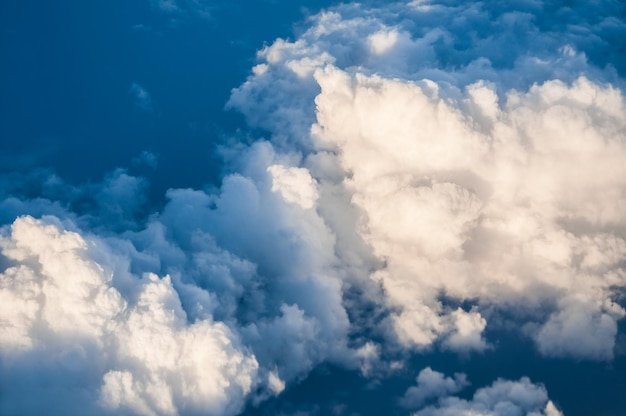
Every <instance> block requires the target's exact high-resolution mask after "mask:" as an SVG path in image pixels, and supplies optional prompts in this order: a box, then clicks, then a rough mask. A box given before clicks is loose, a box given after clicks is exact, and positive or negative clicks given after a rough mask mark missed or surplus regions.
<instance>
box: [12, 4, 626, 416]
mask: <svg viewBox="0 0 626 416" xmlns="http://www.w3.org/2000/svg"><path fill="white" fill-rule="evenodd" d="M153 4H154V6H155V7H158V8H160V9H162V10H164V11H166V12H170V13H180V12H181V10H183V9H185V7H187V6H189V7H192V6H194V7H195V6H196V5H200V4H202V5H204V3H203V2H197V1H191V2H183V1H178V2H173V1H160V2H153ZM203 7H204V6H203ZM620 7H622V6H620V5H619V4H616V3H612V2H595V3H593V4H590V5H584V6H580V7H576V8H565V7H560V6H559V5H558V4H556V3H553V2H543V3H541V4H538V3H536V2H524V1H519V2H513V3H512V4H511V5H509V6H507V8H504V7H503V6H501V5H500V4H499V3H498V2H485V3H466V2H455V1H441V2H424V1H413V2H411V3H393V4H386V5H384V6H379V7H375V6H371V7H368V6H366V5H359V4H346V5H341V6H337V7H335V8H333V9H331V10H328V11H324V12H322V13H320V14H317V15H315V16H312V17H310V18H309V20H308V21H307V23H306V28H305V30H303V31H302V32H301V33H300V34H299V35H298V36H297V37H296V38H295V39H294V40H283V39H277V40H276V41H275V42H273V43H272V44H269V45H267V46H266V47H265V48H263V49H262V50H261V51H260V52H259V54H258V64H257V65H256V66H255V67H254V68H253V71H252V74H251V75H250V77H249V78H248V80H247V81H246V82H245V83H244V84H242V85H241V86H240V87H239V88H236V89H234V90H233V92H232V96H231V99H230V101H229V103H228V106H229V108H232V109H236V110H238V111H240V112H241V113H243V114H244V115H245V116H246V119H247V121H248V124H249V126H250V127H251V128H252V129H254V131H255V132H260V134H262V135H265V136H266V138H265V139H258V140H255V141H254V142H253V143H252V144H242V143H238V144H233V145H232V146H231V147H224V148H222V149H221V150H220V151H221V155H222V156H223V158H224V159H225V160H226V163H227V165H228V169H227V172H226V173H225V174H224V177H223V179H222V183H221V185H220V186H219V187H207V188H206V189H203V190H198V189H171V190H169V191H168V192H167V195H166V201H165V202H164V204H163V206H162V207H159V209H149V208H148V207H147V198H146V197H145V194H146V189H147V187H148V182H147V180H146V179H145V178H142V177H140V176H137V175H134V174H131V173H130V172H129V171H128V170H124V169H117V170H115V171H113V172H112V173H111V174H109V175H108V176H107V177H106V178H104V180H103V181H102V182H98V183H87V184H83V185H78V186H72V185H69V184H66V183H64V182H63V181H62V180H61V179H59V178H58V177H56V175H53V174H50V173H49V172H46V171H37V172H35V173H31V174H29V175H21V176H20V175H19V174H15V175H3V177H2V178H1V180H0V192H1V194H2V197H3V200H2V201H0V208H1V210H0V212H1V214H0V220H1V221H2V223H3V224H6V225H5V226H4V228H3V229H2V235H1V238H0V250H1V254H0V271H1V273H2V274H1V275H0V285H1V286H0V357H1V358H2V367H1V370H2V371H1V372H0V374H1V376H2V385H3V388H4V386H7V387H6V394H5V393H4V392H3V397H2V399H1V401H0V402H1V405H2V407H1V409H2V411H3V413H7V414H17V413H41V412H42V411H44V407H46V408H47V407H52V408H54V409H57V410H58V412H60V413H65V414H71V413H73V412H76V409H77V408H81V409H82V410H83V411H84V410H85V409H89V413H90V414H116V413H119V412H122V413H136V414H148V415H149V414H207V413H208V414H237V413H239V412H241V411H242V410H243V409H244V408H245V406H253V405H257V404H258V403H259V402H261V401H263V400H266V399H268V398H269V397H272V396H276V395H279V394H281V392H282V391H283V390H284V389H285V388H286V386H288V385H291V384H294V383H296V382H297V381H298V380H301V379H303V378H304V377H306V376H307V374H308V373H309V372H310V371H311V370H312V369H313V368H315V367H316V366H317V365H319V364H320V363H332V364H335V365H339V366H342V367H345V368H349V369H358V370H360V371H361V373H362V374H363V375H364V376H366V377H376V376H382V375H389V374H394V371H397V370H398V369H399V368H401V367H402V360H403V359H405V358H407V357H409V356H410V355H411V354H416V353H418V354H419V353H420V352H422V351H425V350H431V351H432V350H437V349H438V350H449V351H453V352H458V353H461V354H465V355H467V354H471V353H476V352H486V351H488V350H489V349H491V348H497V347H498V346H497V339H491V338H489V336H488V333H489V330H493V331H492V333H496V332H497V331H499V330H508V329H509V328H511V327H512V328H515V329H514V330H515V331H520V332H521V333H522V334H523V335H524V336H527V337H529V338H530V339H532V340H533V341H534V343H535V345H536V348H537V351H538V352H539V353H540V354H542V355H543V356H547V357H564V358H574V359H583V360H600V361H601V360H611V359H612V358H613V355H614V345H615V340H616V336H617V335H618V322H619V320H620V319H622V318H623V317H624V315H626V310H625V309H624V305H623V299H622V298H620V294H621V293H623V290H624V288H625V287H626V270H625V268H624V264H625V260H626V217H625V216H624V214H623V213H624V207H625V206H626V165H624V163H623V162H624V160H626V101H625V99H624V95H623V88H624V81H623V74H624V71H626V66H625V65H624V63H623V62H622V61H623V59H622V58H621V57H620V55H619V53H616V52H615V51H616V50H617V49H618V48H616V47H615V45H614V43H615V42H621V43H619V45H624V41H623V40H620V39H626V36H625V37H620V36H621V35H622V34H625V33H626V29H625V28H626V24H624V22H623V21H622V20H620V19H616V18H614V17H613V16H615V15H620V13H623V7H622V8H621V9H620ZM202 10H204V9H202ZM131 93H132V94H133V95H134V97H135V98H136V100H137V105H138V107H140V108H143V109H144V110H149V109H150V108H151V99H150V95H149V94H148V93H147V92H146V91H145V89H143V88H142V87H141V86H139V85H138V84H133V86H132V87H131ZM138 160H139V159H138ZM142 160H143V161H140V163H143V164H146V165H150V166H153V167H154V166H155V163H156V162H155V160H156V159H155V156H154V155H152V154H149V153H146V154H144V155H143V156H142ZM33 183H35V184H36V186H33V185H32V184H33ZM33 189H34V190H33ZM33 194H34V195H33ZM58 380H62V382H61V384H55V383H57V381H58ZM416 381H417V385H416V386H413V387H411V388H409V389H408V390H407V391H406V394H405V395H404V396H403V398H401V399H400V402H399V404H400V405H402V406H403V407H405V408H406V409H409V410H411V411H416V412H417V413H415V414H417V415H452V414H454V415H456V414H493V415H518V414H537V415H545V416H556V415H560V411H559V410H558V409H557V408H556V406H555V405H554V404H553V403H552V401H550V400H549V399H548V394H547V392H546V389H545V388H544V387H543V386H542V385H540V384H534V383H532V382H531V381H530V380H529V379H528V378H521V379H520V380H519V381H508V380H503V379H498V380H496V381H494V382H493V384H491V386H488V387H482V388H479V389H478V390H476V391H475V392H474V394H473V397H472V398H471V399H462V398H459V397H455V396H454V395H455V394H457V393H459V392H460V391H461V390H462V389H464V388H466V387H467V386H468V384H469V383H468V381H467V376H466V375H465V374H455V375H454V376H453V377H446V376H445V375H444V374H442V373H438V372H436V371H433V370H432V369H430V368H426V369H424V370H422V372H421V373H420V374H419V376H418V377H417V380H416ZM24 386H28V388H29V389H30V391H31V392H34V394H37V395H39V397H42V398H43V397H45V398H47V399H48V400H40V401H36V402H35V401H32V400H30V399H29V398H28V397H27V396H25V395H24V394H23V389H24ZM51 386H52V387H51ZM468 397H469V396H468ZM68 399H71V400H68Z"/></svg>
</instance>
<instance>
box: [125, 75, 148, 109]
mask: <svg viewBox="0 0 626 416" xmlns="http://www.w3.org/2000/svg"><path fill="white" fill-rule="evenodd" d="M129 93H130V94H131V95H132V96H133V98H134V99H135V108H137V109H138V110H140V111H142V112H152V111H154V108H153V106H152V97H151V96H150V93H149V92H148V91H147V90H146V89H145V88H144V87H142V86H141V85H139V84H137V83H136V82H133V83H132V85H131V86H130V91H129Z"/></svg>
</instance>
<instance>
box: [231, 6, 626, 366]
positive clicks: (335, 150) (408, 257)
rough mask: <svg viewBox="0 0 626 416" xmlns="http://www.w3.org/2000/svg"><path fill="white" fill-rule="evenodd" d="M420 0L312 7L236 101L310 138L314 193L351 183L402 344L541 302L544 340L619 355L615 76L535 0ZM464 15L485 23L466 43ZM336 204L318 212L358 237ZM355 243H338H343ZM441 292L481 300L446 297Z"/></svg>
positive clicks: (271, 126) (320, 206) (455, 337)
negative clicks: (512, 5) (507, 7)
mask: <svg viewBox="0 0 626 416" xmlns="http://www.w3.org/2000/svg"><path fill="white" fill-rule="evenodd" d="M414 6H415V4H413V5H409V6H406V5H402V4H393V5H389V6H388V7H385V8H384V9H374V10H371V9H370V10H367V12H365V11H364V10H363V9H362V7H361V6H358V5H344V6H340V7H337V8H335V9H334V10H332V11H328V12H324V13H321V14H320V15H318V16H315V17H313V18H312V19H311V26H310V28H309V29H308V30H307V31H305V32H304V33H303V34H302V35H301V36H300V37H299V38H298V39H296V40H294V41H293V42H288V41H284V40H278V41H276V42H275V43H274V44H272V45H270V46H268V47H266V48H265V49H264V50H263V51H262V52H261V53H260V54H259V60H260V63H259V65H263V71H257V72H256V73H255V74H254V75H252V76H251V77H250V78H249V79H248V81H247V82H246V83H245V84H244V85H242V86H241V87H240V88H239V89H236V90H235V91H234V92H233V96H232V98H231V102H230V105H231V106H234V107H237V108H240V109H241V110H242V111H243V112H244V114H246V115H247V117H248V121H249V122H250V123H251V124H252V125H253V126H258V127H262V128H265V129H268V130H270V132H272V134H273V137H274V138H279V139H280V140H278V139H277V140H276V142H280V143H282V144H288V146H287V148H288V149H297V150H302V151H304V152H305V155H306V157H305V158H304V160H303V161H302V162H298V161H295V165H294V167H297V168H299V169H308V170H309V171H310V175H311V176H312V178H313V179H314V180H316V181H317V182H318V189H319V190H320V195H324V192H325V190H327V189H335V190H336V191H335V192H338V193H343V194H344V196H343V197H342V198H339V199H335V200H334V201H335V203H337V202H338V201H342V202H341V204H342V207H343V208H342V209H343V210H344V211H345V212H352V213H353V215H355V216H356V218H357V219H356V220H353V223H354V224H355V228H354V229H353V232H354V231H356V233H357V234H358V235H359V237H361V238H362V239H363V240H364V241H365V242H366V243H367V245H368V246H369V248H370V250H371V254H373V256H374V257H375V258H376V259H377V260H378V261H379V262H380V263H379V264H383V265H384V267H380V266H379V267H378V270H376V271H374V272H373V273H371V278H372V279H373V280H374V281H376V282H378V283H379V284H380V285H381V286H382V288H383V290H384V293H385V297H384V299H383V300H382V302H384V303H385V304H386V305H387V306H389V307H390V308H392V310H393V311H394V312H393V313H392V314H391V316H390V318H389V319H388V324H389V326H388V327H389V328H391V332H392V333H394V334H395V337H396V338H397V340H398V341H399V342H400V343H401V344H402V345H404V346H407V347H413V348H427V347H430V346H431V345H433V344H436V343H440V344H441V345H442V347H443V348H450V349H454V350H457V351H468V350H478V351H480V350H484V349H485V348H487V343H486V341H485V340H484V338H483V335H482V333H483V331H484V330H485V328H486V327H488V325H489V322H488V317H487V316H486V315H484V314H482V313H481V307H482V306H495V307H496V309H495V310H497V309H498V308H502V309H507V308H514V309H516V310H522V311H523V310H525V309H528V310H530V309H532V308H536V307H537V306H539V305H542V307H543V308H544V310H547V311H548V313H546V314H545V315H543V316H540V317H537V316H536V315H535V317H534V318H532V320H531V321H528V322H527V323H528V324H529V325H526V326H525V328H526V330H527V331H528V333H529V334H530V335H531V336H532V337H533V339H535V341H536V342H537V346H538V349H539V351H540V352H542V353H543V354H546V355H556V356H574V357H578V358H591V359H610V358H611V357H612V348H613V344H614V338H615V335H616V322H617V320H619V319H621V317H623V316H624V314H625V311H624V310H623V308H622V307H620V306H619V305H618V304H616V303H615V302H614V301H613V300H612V299H613V296H614V289H615V288H619V287H624V286H626V273H625V271H624V268H623V261H624V258H626V251H624V249H623V248H624V247H626V245H625V244H626V243H625V238H626V235H624V234H623V232H622V231H620V230H623V227H624V225H625V224H624V217H623V215H622V214H621V212H622V210H621V208H620V207H622V205H624V203H625V201H626V200H624V189H626V182H625V181H624V179H623V178H625V177H626V171H625V167H624V164H623V160H624V159H625V157H626V146H625V145H624V141H623V131H624V129H625V128H626V117H625V116H624V114H626V112H625V111H624V109H625V107H626V104H625V100H624V97H623V95H622V93H621V91H620V90H619V89H618V88H616V87H614V86H611V85H610V84H607V83H606V82H605V81H604V80H607V79H610V80H613V81H616V82H618V84H619V83H621V81H620V80H619V78H616V77H615V74H614V73H613V72H611V71H610V70H607V71H603V70H602V69H598V67H596V66H594V65H593V64H591V63H590V61H589V59H588V58H587V56H586V55H585V53H584V52H583V50H585V48H589V44H584V43H581V39H579V38H577V37H576V36H575V35H573V34H571V33H567V34H565V35H563V34H560V35H558V36H557V35H556V34H555V33H553V32H550V31H542V30H541V29H539V28H538V27H536V26H535V23H534V22H533V20H532V18H531V16H532V14H533V13H543V11H541V10H538V9H537V7H540V6H537V5H531V4H521V5H519V7H520V10H517V11H506V12H505V11H503V10H499V9H497V10H491V12H493V13H495V15H490V14H488V13H487V10H486V9H485V7H487V6H484V5H479V4H467V5H465V4H463V5H447V6H445V5H437V4H429V5H428V6H429V7H426V8H424V7H422V6H423V5H420V7H414ZM581 13H585V11H581ZM458 15H462V16H464V18H465V20H463V19H456V20H454V21H453V22H452V23H449V22H450V21H449V20H446V19H447V18H448V17H450V16H458ZM397 16H404V18H403V19H399V18H397ZM581 16H584V14H581ZM446 21H447V22H448V24H447V25H446V24H445V23H444V22H446ZM584 25H587V28H588V29H589V30H590V31H594V30H596V27H597V25H598V23H597V22H596V21H593V20H589V21H587V23H584ZM471 27H484V28H488V29H489V30H488V32H489V33H491V35H490V36H489V37H478V38H476V39H473V40H472V41H471V42H469V43H467V42H466V47H459V45H458V44H460V43H463V42H464V40H463V37H464V36H466V33H467V31H466V29H467V28H471ZM518 29H519V30H521V32H519V31H518ZM485 30H487V29H485ZM520 33H524V35H523V36H522V37H521V38H520ZM563 36H564V37H563ZM530 44H533V45H535V46H536V47H535V48H529V47H528V45H530ZM504 45H506V46H504ZM598 47H600V45H598ZM564 48H565V49H564ZM496 50H498V51H503V50H504V51H506V53H504V54H502V55H495V54H494V53H492V52H494V51H496ZM594 59H600V58H594ZM390 62H391V64H390ZM304 67H306V68H307V70H306V71H299V70H295V69H294V68H304ZM312 68H313V69H312ZM315 68H316V69H315ZM294 71H295V72H296V73H294ZM581 73H582V74H584V75H582V76H581ZM315 84H317V86H316V85H315ZM619 85H621V84H619ZM316 87H317V88H318V89H317V90H316ZM270 90H271V94H269V91H270ZM264 91H268V93H264ZM315 94H317V96H316V97H315V99H314V101H315V115H314V118H313V116H312V106H311V104H310V103H311V100H312V99H313V96H314V95H315ZM259 97H261V98H260V99H259ZM267 97H274V98H272V99H269V98H267ZM268 100H270V101H268ZM294 118H295V119H297V120H298V122H297V123H293V122H291V120H293V119H294ZM279 149H282V147H279ZM292 163H294V162H293V161H292ZM286 166H288V165H286ZM326 204H329V200H327V199H326V198H324V197H323V196H322V197H320V198H319V199H318V200H317V210H318V212H320V213H322V215H324V219H325V220H326V222H327V224H329V225H330V226H331V227H332V230H333V231H335V232H336V233H337V235H343V236H346V235H349V234H350V233H349V232H348V233H346V232H345V230H341V229H340V227H338V226H337V225H336V224H337V223H336V221H335V220H334V214H333V213H334V212H337V211H338V210H337V209H334V210H329V209H328V208H326V206H327V205H326ZM355 208H356V210H355ZM356 240H357V239H355V238H348V239H346V240H343V239H338V240H337V241H338V244H337V250H338V252H343V251H345V252H347V251H348V249H347V248H344V247H343V243H344V242H348V241H350V242H353V241H356ZM609 247H610V249H608V248H609ZM358 255H359V256H361V257H362V258H363V259H364V261H369V259H368V254H367V253H366V252H365V251H363V252H360V253H359V254H358ZM442 293H444V294H445V295H446V296H450V297H452V298H455V299H458V300H472V301H476V302H478V306H477V308H476V309H473V310H471V311H467V310H462V309H455V308H451V307H449V306H447V305H446V304H444V303H442V302H441V301H440V298H439V297H440V295H441V294H442ZM481 305H482V306H481ZM492 310H493V309H492ZM529 319H531V318H529ZM598 325H599V327H598V328H599V329H594V328H596V326H598ZM575 337H585V338H586V339H588V340H589V341H588V342H583V343H575V342H573V339H574V338H575Z"/></svg>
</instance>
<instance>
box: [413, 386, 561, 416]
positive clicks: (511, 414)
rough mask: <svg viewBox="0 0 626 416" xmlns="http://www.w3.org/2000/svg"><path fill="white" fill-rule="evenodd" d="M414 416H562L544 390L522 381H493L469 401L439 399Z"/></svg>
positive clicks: (452, 397) (452, 398)
mask: <svg viewBox="0 0 626 416" xmlns="http://www.w3.org/2000/svg"><path fill="white" fill-rule="evenodd" d="M414 415H416V416H470V415H482V416H522V415H527V416H563V413H561V412H560V411H559V409H558V408H557V407H556V406H555V405H554V403H553V402H552V401H551V400H549V399H548V393H547V392H546V389H545V387H543V386H542V385H537V384H533V383H531V381H530V380H529V379H528V378H527V377H522V378H521V379H520V380H519V381H508V380H501V379H499V380H496V381H495V382H494V383H493V384H492V385H491V386H489V387H485V388H481V389H478V390H477V391H476V393H474V396H473V398H472V400H464V399H460V398H458V397H454V396H446V397H442V398H440V399H439V403H438V404H437V405H435V406H429V407H427V408H425V409H422V410H420V411H418V412H417V413H414Z"/></svg>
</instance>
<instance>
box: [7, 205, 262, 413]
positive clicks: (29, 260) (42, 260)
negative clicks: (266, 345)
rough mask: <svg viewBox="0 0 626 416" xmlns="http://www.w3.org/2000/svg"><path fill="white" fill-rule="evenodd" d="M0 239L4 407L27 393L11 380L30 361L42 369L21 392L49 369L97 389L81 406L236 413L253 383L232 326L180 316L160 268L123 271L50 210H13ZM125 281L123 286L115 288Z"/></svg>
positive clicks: (254, 367)
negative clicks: (28, 213) (40, 214)
mask: <svg viewBox="0 0 626 416" xmlns="http://www.w3.org/2000/svg"><path fill="white" fill-rule="evenodd" d="M5 231H8V230H5ZM1 246H2V254H3V256H5V257H6V259H7V260H8V261H9V264H11V265H10V266H9V267H8V268H6V269H5V270H4V271H3V272H2V274H1V275H0V278H1V284H2V286H1V291H0V297H1V298H2V301H1V302H0V305H2V306H1V307H2V314H1V316H2V318H1V321H0V322H1V325H0V349H1V351H2V355H3V357H4V359H5V360H9V361H10V362H11V365H10V366H9V367H8V373H9V374H8V375H7V374H5V377H9V378H11V383H3V385H5V386H6V389H7V392H6V393H7V394H8V395H7V396H5V398H4V399H3V402H4V403H3V406H4V407H5V408H7V409H11V408H12V406H16V408H17V409H19V408H20V407H21V406H22V405H23V403H20V402H21V401H24V400H27V398H26V397H24V396H23V395H22V394H23V393H20V392H19V391H17V389H19V385H20V383H22V382H23V381H24V379H25V377H27V376H28V371H27V369H28V368H29V367H31V366H34V367H35V368H37V369H38V372H40V375H41V376H42V377H41V379H40V380H39V381H35V382H34V383H33V385H32V386H31V391H30V392H29V397H30V395H32V394H37V393H38V391H39V390H41V391H43V392H44V393H45V392H46V381H45V380H46V377H49V376H48V375H46V374H47V373H48V374H50V373H51V374H50V376H52V377H53V378H54V379H58V378H59V377H61V378H62V379H64V380H65V381H64V382H63V383H64V384H67V385H73V384H78V385H83V386H84V387H86V388H88V389H90V390H91V391H98V392H99V398H98V405H100V406H102V407H103V408H104V409H102V408H97V407H96V408H93V406H97V405H96V403H95V402H93V403H91V404H90V405H89V407H85V408H84V409H83V410H84V411H87V409H92V410H91V411H89V412H90V413H92V412H93V413H102V411H103V410H106V409H113V410H115V411H116V412H118V411H131V412H133V413H138V414H176V413H179V412H196V411H202V412H203V413H207V412H208V413H209V414H236V413H238V412H239V410H240V409H241V407H242V405H243V400H244V398H245V396H246V395H247V394H248V393H249V392H250V391H251V389H252V388H253V387H254V385H255V384H256V383H257V382H258V380H257V371H258V363H257V361H256V359H255V358H254V356H253V355H252V354H250V352H249V351H248V350H247V349H246V348H245V347H243V346H242V345H241V343H240V341H239V339H238V337H237V335H236V334H235V333H233V332H232V331H231V330H230V329H229V328H228V327H227V326H226V325H224V324H223V323H218V322H212V321H211V320H209V319H205V320H197V321H195V322H194V323H189V322H188V319H187V316H186V314H185V312H184V311H183V309H182V308H181V304H180V298H179V296H178V294H177V292H176V291H175V290H174V287H173V286H172V283H171V280H170V278H169V277H168V276H165V277H163V278H161V279H159V278H158V277H157V276H156V275H154V274H147V275H145V276H144V277H143V278H138V277H136V276H133V275H131V274H130V273H129V272H128V270H125V269H124V267H123V266H124V264H125V263H126V264H127V262H126V261H125V260H124V259H123V258H117V257H116V256H115V255H114V254H112V253H111V251H110V249H109V248H108V247H107V246H106V244H105V243H104V242H103V241H102V240H99V239H97V238H95V237H89V236H87V237H83V236H82V235H81V234H79V233H78V232H76V231H70V230H67V229H66V228H65V226H63V225H62V224H61V223H60V222H59V221H58V220H56V219H54V218H52V217H47V218H45V219H43V220H35V219H33V218H32V217H21V218H18V219H17V220H15V222H14V223H13V225H12V226H11V229H10V231H8V233H5V235H4V236H3V237H2V240H1ZM105 258H106V259H108V260H110V261H111V262H103V261H101V260H102V259H105ZM98 259H100V261H98ZM124 280H125V281H126V288H127V289H128V288H129V287H130V289H132V292H128V293H123V292H122V291H120V290H118V289H117V287H116V286H117V282H119V281H124ZM129 283H130V284H129ZM122 286H123V285H122ZM25 369H26V371H25ZM68 390H71V389H68ZM39 405H41V406H43V405H44V403H43V402H40V403H39ZM31 406H32V404H31ZM33 410H34V409H33ZM39 410H43V409H39Z"/></svg>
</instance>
